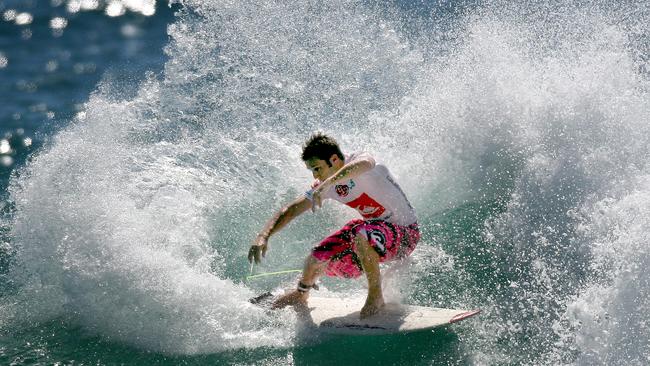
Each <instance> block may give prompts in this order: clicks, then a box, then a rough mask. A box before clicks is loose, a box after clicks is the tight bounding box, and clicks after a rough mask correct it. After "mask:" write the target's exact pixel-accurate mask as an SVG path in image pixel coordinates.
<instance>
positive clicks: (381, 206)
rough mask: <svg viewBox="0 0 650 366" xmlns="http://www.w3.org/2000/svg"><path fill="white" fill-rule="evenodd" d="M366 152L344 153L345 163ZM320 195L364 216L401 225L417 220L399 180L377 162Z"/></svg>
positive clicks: (367, 218)
mask: <svg viewBox="0 0 650 366" xmlns="http://www.w3.org/2000/svg"><path fill="white" fill-rule="evenodd" d="M368 156H369V155H367V154H365V153H356V154H351V155H348V156H346V157H345V163H346V164H347V163H350V162H352V161H355V160H357V159H359V158H361V157H368ZM317 183H318V182H317ZM307 195H308V196H309V192H308V193H307ZM322 197H323V198H325V199H328V198H329V199H333V200H336V201H339V202H341V203H344V204H345V205H347V206H349V207H352V208H353V209H355V210H357V212H359V214H361V216H363V218H364V219H365V220H370V219H381V220H386V221H388V222H390V223H393V224H397V225H404V226H407V225H410V224H414V223H416V222H417V216H416V215H415V210H414V209H413V206H411V203H410V202H409V201H408V199H407V198H406V195H405V194H404V192H403V191H402V189H401V188H400V186H399V184H397V182H396V181H395V179H394V178H393V176H392V175H391V174H390V172H389V171H388V168H386V166H384V165H382V164H379V163H377V164H375V167H374V168H372V169H371V170H370V171H367V172H365V173H363V174H361V175H360V176H358V177H356V178H353V179H347V180H345V181H341V182H339V183H338V184H336V185H334V186H333V187H331V188H330V189H328V190H327V191H325V192H323V196H322Z"/></svg>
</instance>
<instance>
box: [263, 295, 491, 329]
mask: <svg viewBox="0 0 650 366" xmlns="http://www.w3.org/2000/svg"><path fill="white" fill-rule="evenodd" d="M269 295H270V294H269ZM269 295H266V296H264V294H263V295H261V296H263V297H262V299H263V301H268V302H270V301H272V298H271V297H270V296H269ZM258 298H259V297H258ZM364 302H365V298H362V297H359V298H338V297H319V296H313V295H312V296H310V297H309V300H308V303H307V308H305V309H299V308H296V310H297V312H298V314H299V317H300V318H301V320H303V322H304V323H306V325H308V326H312V327H315V328H317V329H318V330H320V331H323V332H327V333H336V334H357V335H370V334H375V335H379V334H392V333H406V332H415V331H423V330H430V329H434V328H437V327H442V326H446V325H449V324H453V323H456V322H459V321H461V320H464V319H467V318H470V317H473V316H475V315H477V314H479V313H480V310H479V309H474V310H464V309H444V308H432V307H426V306H416V305H403V304H396V303H387V304H386V305H385V306H384V308H382V310H381V311H380V312H379V313H377V314H375V315H373V316H370V317H368V318H365V319H360V318H359V311H360V310H361V308H362V307H363V304H364Z"/></svg>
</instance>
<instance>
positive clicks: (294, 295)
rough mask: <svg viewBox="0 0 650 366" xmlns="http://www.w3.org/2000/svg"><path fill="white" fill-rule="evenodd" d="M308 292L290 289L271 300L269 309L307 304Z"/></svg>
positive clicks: (304, 305)
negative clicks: (271, 303)
mask: <svg viewBox="0 0 650 366" xmlns="http://www.w3.org/2000/svg"><path fill="white" fill-rule="evenodd" d="M308 297H309V294H308V293H307V292H300V291H298V290H293V291H290V292H288V293H286V294H284V295H282V296H280V297H279V298H278V299H277V300H275V301H274V302H273V305H271V309H282V308H283V307H285V306H296V305H299V306H303V307H306V306H307V298H308Z"/></svg>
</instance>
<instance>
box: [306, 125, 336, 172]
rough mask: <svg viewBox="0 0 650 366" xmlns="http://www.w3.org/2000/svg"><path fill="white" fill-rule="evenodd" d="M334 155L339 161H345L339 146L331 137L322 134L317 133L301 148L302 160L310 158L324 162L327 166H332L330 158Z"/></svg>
mask: <svg viewBox="0 0 650 366" xmlns="http://www.w3.org/2000/svg"><path fill="white" fill-rule="evenodd" d="M334 154H336V156H338V157H339V159H341V160H345V157H344V156H343V153H342V152H341V149H340V148H339V144H338V143H337V142H336V140H334V139H333V138H332V137H329V136H327V135H326V134H324V133H321V132H317V133H315V134H313V135H311V137H310V138H309V140H307V142H305V145H304V146H303V147H302V160H303V161H307V160H309V159H312V158H317V159H320V160H325V161H326V162H327V165H329V166H332V164H331V163H330V157H331V156H332V155H334Z"/></svg>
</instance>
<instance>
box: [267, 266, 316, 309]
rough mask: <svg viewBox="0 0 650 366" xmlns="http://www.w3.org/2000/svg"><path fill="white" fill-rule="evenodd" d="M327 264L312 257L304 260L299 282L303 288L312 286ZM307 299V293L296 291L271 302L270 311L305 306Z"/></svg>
mask: <svg viewBox="0 0 650 366" xmlns="http://www.w3.org/2000/svg"><path fill="white" fill-rule="evenodd" d="M326 265H327V262H319V261H318V260H317V259H316V258H314V256H312V255H309V256H308V257H307V259H305V265H304V267H303V270H302V277H301V278H300V282H301V283H302V284H303V285H305V286H308V287H309V286H313V285H314V283H316V280H317V279H318V277H319V276H320V275H321V273H322V272H323V269H324V268H325V266H326ZM307 298H309V291H305V292H300V291H298V290H293V291H290V292H288V293H286V294H284V295H282V296H280V297H279V298H278V299H277V300H275V301H274V302H273V305H272V306H271V308H272V309H281V308H283V307H285V306H288V305H299V304H303V305H306V304H307Z"/></svg>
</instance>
